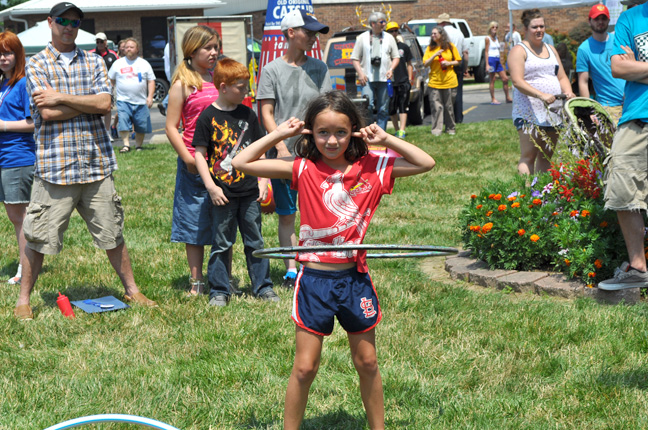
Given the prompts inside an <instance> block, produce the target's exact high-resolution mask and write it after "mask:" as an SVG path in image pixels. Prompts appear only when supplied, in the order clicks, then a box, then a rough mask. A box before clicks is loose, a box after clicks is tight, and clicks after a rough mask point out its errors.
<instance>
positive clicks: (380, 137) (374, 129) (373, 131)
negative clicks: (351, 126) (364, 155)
mask: <svg viewBox="0 0 648 430" xmlns="http://www.w3.org/2000/svg"><path fill="white" fill-rule="evenodd" d="M353 136H356V137H360V138H362V140H364V141H365V142H367V143H368V144H369V145H380V144H382V143H385V141H386V140H387V138H388V137H389V135H388V134H387V132H386V131H385V130H383V129H382V128H380V127H379V126H378V125H377V124H371V125H368V126H367V127H364V128H361V129H360V130H359V131H357V132H355V133H353Z"/></svg>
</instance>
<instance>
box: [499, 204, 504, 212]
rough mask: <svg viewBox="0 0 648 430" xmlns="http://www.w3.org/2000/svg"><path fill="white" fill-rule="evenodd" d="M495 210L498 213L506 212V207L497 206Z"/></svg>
mask: <svg viewBox="0 0 648 430" xmlns="http://www.w3.org/2000/svg"><path fill="white" fill-rule="evenodd" d="M497 210H498V211H500V212H504V211H505V210H506V205H499V206H498V207H497Z"/></svg>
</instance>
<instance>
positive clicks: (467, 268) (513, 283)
mask: <svg viewBox="0 0 648 430" xmlns="http://www.w3.org/2000/svg"><path fill="white" fill-rule="evenodd" d="M445 270H446V271H447V272H448V273H449V274H450V277H451V278H452V279H454V280H462V281H466V282H470V283H472V284H477V285H480V286H482V287H487V288H496V289H498V290H503V289H506V288H510V289H512V290H513V291H515V292H518V293H535V294H538V295H542V294H547V295H549V296H557V297H563V298H566V299H575V298H578V297H591V298H593V299H594V300H596V301H597V302H599V303H607V304H613V305H616V304H619V303H624V304H626V305H634V304H637V303H639V299H640V293H639V288H629V289H626V290H619V291H604V290H599V289H598V288H588V287H586V286H585V285H584V284H583V283H581V282H579V281H572V280H569V279H567V278H566V277H565V275H563V274H557V273H551V272H522V271H517V270H501V269H494V270H490V269H489V268H488V265H487V264H486V263H485V262H484V261H481V260H477V259H475V258H471V257H470V251H460V252H459V253H458V254H456V255H450V256H448V257H446V261H445Z"/></svg>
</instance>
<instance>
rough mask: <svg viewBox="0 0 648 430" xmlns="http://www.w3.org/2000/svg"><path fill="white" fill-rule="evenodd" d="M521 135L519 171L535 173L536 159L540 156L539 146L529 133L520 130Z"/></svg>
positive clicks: (529, 173) (525, 173)
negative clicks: (537, 146)
mask: <svg viewBox="0 0 648 430" xmlns="http://www.w3.org/2000/svg"><path fill="white" fill-rule="evenodd" d="M518 135H519V137H520V161H519V162H518V173H519V174H520V175H533V172H534V170H535V168H534V166H535V160H536V157H537V156H538V148H536V146H535V143H534V142H533V140H532V139H531V136H530V135H529V134H528V133H525V132H524V131H523V130H518Z"/></svg>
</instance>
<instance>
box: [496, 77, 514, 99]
mask: <svg viewBox="0 0 648 430" xmlns="http://www.w3.org/2000/svg"><path fill="white" fill-rule="evenodd" d="M499 75H500V78H501V79H502V88H504V96H506V102H507V103H511V102H512V101H513V100H512V99H511V96H509V85H508V81H509V80H508V76H506V71H505V70H502V71H500V72H499Z"/></svg>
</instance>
